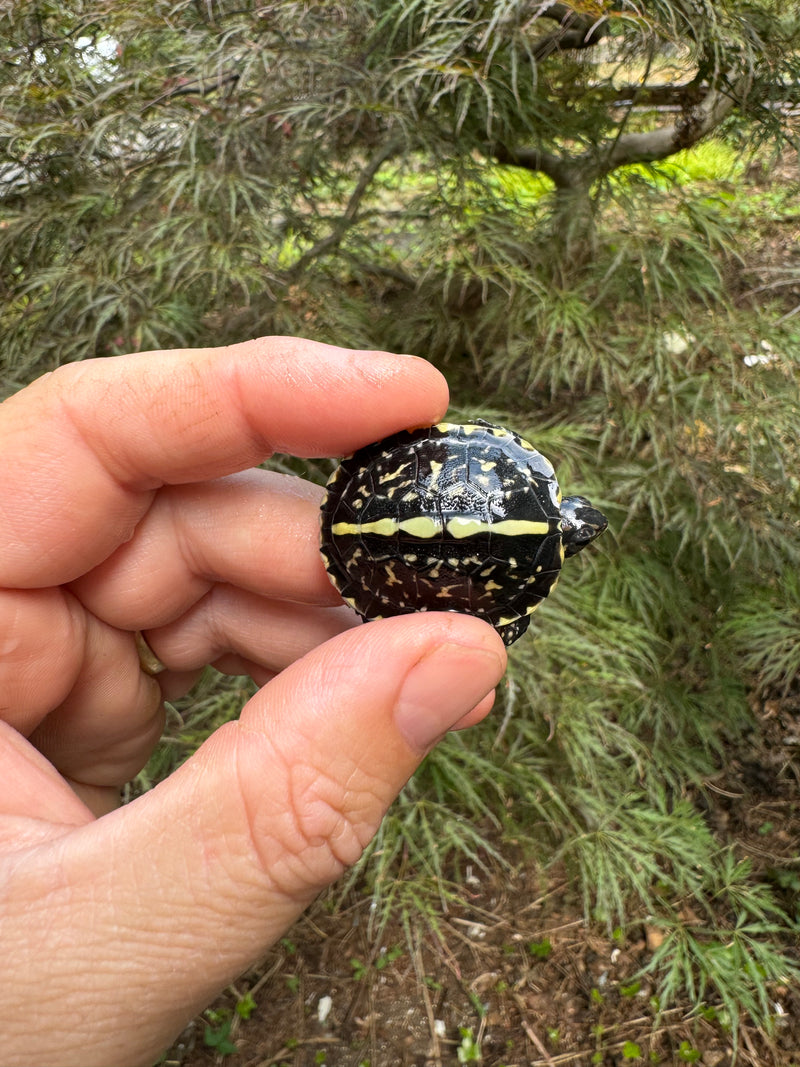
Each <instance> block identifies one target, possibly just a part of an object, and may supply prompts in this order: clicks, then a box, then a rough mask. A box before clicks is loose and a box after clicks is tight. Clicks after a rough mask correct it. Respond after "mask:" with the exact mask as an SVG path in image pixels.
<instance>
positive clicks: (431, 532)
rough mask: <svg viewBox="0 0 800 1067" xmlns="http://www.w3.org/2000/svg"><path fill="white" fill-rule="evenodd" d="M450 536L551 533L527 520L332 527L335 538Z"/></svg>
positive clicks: (425, 520)
mask: <svg viewBox="0 0 800 1067" xmlns="http://www.w3.org/2000/svg"><path fill="white" fill-rule="evenodd" d="M445 530H446V531H447V533H448V534H450V536H451V537H455V538H456V539H457V540H461V539H462V538H465V537H476V536H478V535H479V534H484V533H491V534H499V535H500V536H501V537H525V536H527V537H534V536H539V537H541V536H543V535H545V534H548V533H550V531H551V526H550V523H548V522H533V521H531V520H527V519H500V520H499V521H498V522H481V521H479V520H478V519H466V518H454V519H450V520H449V521H448V522H447V523H446V524H445V526H444V527H442V524H441V523H440V522H436V520H435V519H431V518H429V517H428V516H427V515H417V516H414V517H412V518H410V519H400V520H398V519H375V520H374V521H373V522H360V523H358V522H335V523H334V524H333V526H331V533H332V534H334V536H347V535H348V534H350V535H351V536H353V537H358V536H359V535H360V534H377V535H378V536H379V537H392V536H393V535H394V534H397V533H408V534H411V536H412V537H421V538H431V537H437V536H439V535H440V534H442V533H443V532H444V531H445Z"/></svg>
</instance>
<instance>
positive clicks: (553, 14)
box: [531, 3, 608, 62]
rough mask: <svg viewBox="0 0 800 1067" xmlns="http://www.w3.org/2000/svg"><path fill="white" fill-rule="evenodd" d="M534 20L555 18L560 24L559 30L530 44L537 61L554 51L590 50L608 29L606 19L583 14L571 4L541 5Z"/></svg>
mask: <svg viewBox="0 0 800 1067" xmlns="http://www.w3.org/2000/svg"><path fill="white" fill-rule="evenodd" d="M535 17H536V19H537V20H538V19H540V18H546V19H555V20H556V21H557V22H558V23H559V27H558V29H557V30H553V31H552V33H547V34H544V35H543V36H542V37H540V38H539V39H538V40H536V41H534V42H533V44H532V45H531V55H532V56H533V57H534V59H536V60H537V61H538V62H541V60H543V59H547V57H548V56H551V55H553V53H554V52H565V51H569V50H573V49H581V48H591V47H593V46H594V45H596V44H597V43H598V42H599V41H600V39H601V38H602V37H604V36H605V34H606V30H607V27H608V20H607V19H605V18H599V19H598V18H592V17H591V16H589V15H585V14H581V12H579V11H575V10H573V8H571V7H570V6H569V5H568V4H558V3H543V4H540V5H539V10H538V11H537V12H536V16H535Z"/></svg>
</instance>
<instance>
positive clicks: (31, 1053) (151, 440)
mask: <svg viewBox="0 0 800 1067" xmlns="http://www.w3.org/2000/svg"><path fill="white" fill-rule="evenodd" d="M446 406H447V388H446V384H445V382H444V380H443V379H442V377H441V376H440V375H439V374H438V372H437V371H436V370H435V369H434V368H432V367H431V366H430V365H429V364H428V363H426V362H425V361H423V360H419V359H416V358H414V357H411V356H393V355H389V354H387V353H382V352H358V351H350V350H345V349H338V348H333V347H330V346H326V345H321V344H317V343H313V342H310V341H304V340H301V339H297V338H264V339H259V340H255V341H250V342H246V343H244V344H241V345H234V346H231V347H228V348H223V349H205V350H184V351H170V352H154V353H141V354H138V355H135V356H123V357H117V358H114V359H108V360H100V361H86V362H85V363H81V364H74V365H69V366H65V367H62V368H60V369H59V370H57V371H55V372H54V373H52V374H50V375H47V376H45V377H44V378H42V379H40V380H39V381H37V382H35V383H34V384H33V385H31V386H29V387H28V388H27V389H24V390H22V391H21V392H20V393H18V394H17V395H16V396H14V397H12V398H11V399H9V400H7V401H5V402H4V403H3V404H2V405H0V447H2V455H3V463H2V465H0V887H1V889H0V934H1V935H2V941H3V952H2V954H0V1012H2V1016H3V1018H4V1020H5V1023H4V1038H3V1063H4V1064H9V1065H12V1064H32V1063H47V1064H54V1065H55V1064H64V1065H68V1064H82V1065H84V1067H89V1065H91V1064H107V1063H115V1064H120V1065H126V1064H148V1063H151V1062H152V1061H153V1060H154V1059H155V1058H157V1056H158V1055H159V1053H160V1051H161V1050H162V1049H163V1048H164V1047H165V1046H167V1045H168V1044H169V1042H170V1041H171V1040H172V1039H173V1037H174V1036H175V1034H176V1033H178V1032H179V1031H180V1029H181V1028H182V1027H183V1026H184V1025H185V1024H186V1022H187V1021H188V1020H189V1019H190V1018H191V1016H192V1015H193V1014H195V1013H196V1012H197V1011H199V1010H201V1009H202V1008H203V1007H204V1006H205V1005H206V1004H207V1003H208V1002H209V1000H210V999H212V998H213V997H214V996H215V994H216V993H217V992H218V991H219V990H220V989H221V988H223V987H224V986H225V985H226V984H228V983H229V982H230V981H232V980H233V979H234V978H235V977H236V976H237V975H238V974H239V973H241V972H242V971H243V970H245V969H246V968H247V967H248V966H249V965H251V964H252V963H253V962H254V961H255V960H257V959H258V958H260V957H262V956H263V955H264V953H265V952H266V950H267V949H268V948H269V946H270V944H271V943H272V942H274V941H275V940H276V939H277V938H279V937H280V936H281V935H282V934H283V933H284V932H285V931H286V929H287V928H288V927H289V926H290V924H291V923H292V922H293V921H294V920H295V919H296V918H297V916H298V915H299V914H300V913H301V911H302V910H303V908H305V907H306V906H307V905H308V904H309V903H310V902H311V901H312V900H313V899H314V897H315V896H316V895H317V894H318V893H319V892H320V891H321V890H322V889H323V888H324V887H325V886H326V885H327V884H329V883H330V882H331V881H332V880H334V879H336V878H337V877H338V876H339V875H340V874H341V872H342V871H343V870H344V869H345V868H346V867H347V866H348V865H349V864H352V863H353V862H354V861H355V860H356V859H357V858H358V857H359V855H360V854H361V852H362V850H363V849H364V847H365V845H366V844H367V843H368V841H369V840H370V839H371V837H372V836H373V835H374V833H375V831H376V829H377V827H378V824H379V822H380V819H381V818H382V816H383V814H384V813H385V811H386V809H387V807H388V806H389V804H390V803H391V802H392V800H393V799H394V797H395V796H396V795H397V793H398V792H399V790H400V789H401V788H402V786H403V784H404V783H405V781H406V780H407V779H408V777H409V776H410V775H411V774H412V773H413V771H414V770H415V768H416V767H417V765H418V764H419V762H420V761H421V760H422V759H423V758H424V755H425V754H426V752H428V751H429V750H430V748H431V747H432V746H433V745H435V744H436V742H437V741H438V740H439V739H440V738H441V737H442V736H443V735H444V734H445V733H446V732H447V731H448V730H449V729H453V728H462V727H466V726H469V725H472V724H473V723H475V722H478V721H479V720H480V719H481V718H482V717H483V716H484V715H486V714H487V712H488V711H489V709H490V707H491V704H492V699H493V690H494V686H495V685H496V684H497V682H498V681H499V679H500V678H501V676H502V673H503V670H504V668H505V650H504V648H503V644H502V641H501V640H500V638H499V637H498V636H497V634H496V633H495V632H494V630H492V629H491V628H490V627H489V626H487V625H486V624H485V623H483V622H481V621H480V620H478V619H475V618H471V617H466V616H459V615H455V614H440V613H429V614H425V615H416V616H403V617H401V618H396V619H387V620H382V621H380V622H375V623H370V624H367V625H364V626H362V625H356V624H355V620H354V616H353V614H352V613H351V612H350V611H349V609H347V608H345V607H344V605H342V603H341V601H340V600H339V598H338V595H337V594H336V592H335V591H334V589H333V587H332V586H331V584H330V582H329V580H328V578H327V575H326V573H325V570H324V567H323V564H322V560H321V557H320V555H319V547H318V536H319V535H318V530H319V516H318V510H319V500H320V496H321V492H320V490H319V489H318V488H317V487H315V486H312V485H309V484H306V483H304V482H302V481H301V480H299V479H295V478H288V477H286V476H283V475H278V474H274V473H268V472H264V471H261V470H256V469H253V468H254V467H255V465H257V464H258V463H260V462H261V461H262V460H264V459H265V458H266V457H267V456H268V455H269V454H270V453H271V452H274V451H280V452H287V453H291V454H294V455H297V456H333V455H342V454H346V453H348V452H351V451H353V450H354V449H356V448H357V447H359V446H361V445H363V444H366V443H368V442H370V441H373V440H377V439H379V438H381V437H385V436H386V435H388V434H390V433H393V432H395V431H396V430H399V429H401V428H404V427H408V426H417V425H423V424H426V423H432V422H436V421H437V420H438V419H440V418H441V417H442V415H443V414H444V411H445V408H446ZM137 630H141V631H143V632H144V634H145V637H146V640H147V642H148V644H149V645H150V647H151V648H152V649H153V651H154V652H155V654H156V655H157V656H158V657H159V658H160V659H161V661H162V662H163V663H164V664H166V666H167V670H165V671H164V672H163V673H161V674H158V675H157V676H156V677H151V676H150V675H148V674H146V673H144V672H143V671H142V670H141V667H140V662H139V658H138V654H137V650H136V645H135V639H134V634H135V631H137ZM207 663H213V664H214V665H215V666H217V667H218V668H219V669H221V670H223V671H230V672H232V673H237V674H238V673H249V674H250V675H252V677H253V678H255V680H256V681H257V682H258V683H259V684H260V685H261V686H262V688H261V689H260V690H259V692H258V693H257V695H256V696H255V697H254V698H253V699H252V700H251V701H250V702H249V704H248V705H247V706H246V707H245V708H244V710H243V712H242V714H241V717H240V719H239V720H237V721H236V722H231V723H228V724H226V725H225V726H224V727H222V728H221V729H220V730H218V731H217V732H216V733H215V734H214V735H213V736H212V737H211V738H210V739H209V740H208V741H207V742H206V743H205V744H204V745H203V746H202V747H201V748H200V749H199V750H198V752H197V753H196V754H195V756H194V757H192V759H190V760H189V761H188V762H187V763H186V764H184V766H182V767H181V768H180V769H179V770H178V771H177V772H176V773H175V774H173V775H172V776H171V777H170V778H169V779H167V780H166V781H165V782H163V783H161V784H160V785H159V786H158V787H157V788H156V789H154V790H153V791H152V792H151V793H148V794H147V795H145V796H143V797H140V798H139V799H137V800H136V801H134V802H133V803H132V804H130V805H127V806H126V807H124V808H118V807H117V798H118V796H119V789H120V787H121V785H122V784H123V783H124V782H126V781H127V780H128V779H130V778H131V777H132V776H133V775H135V774H136V773H137V772H138V770H139V769H140V768H141V767H142V766H143V765H144V763H145V762H146V760H147V758H148V756H149V754H150V752H151V751H152V749H153V747H154V745H155V744H156V743H157V741H158V738H159V736H160V734H161V730H162V726H163V710H162V702H163V700H164V698H165V697H168V698H174V697H176V696H178V695H181V694H183V693H185V692H187V691H188V689H189V688H190V687H191V685H192V684H193V682H194V680H195V679H196V677H197V675H198V672H199V671H200V670H201V669H202V667H203V666H204V665H205V664H207ZM123 993H124V995H123ZM43 999H44V1000H45V1001H46V1002H47V1004H48V1013H47V1026H46V1028H36V1027H34V1026H32V1025H31V1016H30V1010H29V1006H30V1004H32V1003H41V1002H42V1000H43ZM131 1005H136V1010H135V1011H133V1012H132V1011H131Z"/></svg>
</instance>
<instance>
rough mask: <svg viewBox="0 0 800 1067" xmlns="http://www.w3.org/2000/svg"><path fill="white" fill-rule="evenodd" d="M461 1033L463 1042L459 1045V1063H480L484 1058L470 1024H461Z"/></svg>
mask: <svg viewBox="0 0 800 1067" xmlns="http://www.w3.org/2000/svg"><path fill="white" fill-rule="evenodd" d="M458 1032H459V1034H460V1035H461V1044H460V1045H459V1046H458V1051H457V1055H458V1062H459V1063H480V1062H481V1060H482V1058H483V1057H482V1056H481V1050H480V1047H479V1046H478V1045H477V1044H476V1043H475V1037H474V1035H473V1033H472V1030H471V1028H470V1027H468V1026H461V1027H459V1030H458Z"/></svg>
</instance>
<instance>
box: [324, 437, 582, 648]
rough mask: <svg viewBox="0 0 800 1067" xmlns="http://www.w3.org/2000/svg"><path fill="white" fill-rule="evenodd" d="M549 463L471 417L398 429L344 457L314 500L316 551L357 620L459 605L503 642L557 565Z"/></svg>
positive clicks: (559, 555) (560, 556)
mask: <svg viewBox="0 0 800 1067" xmlns="http://www.w3.org/2000/svg"><path fill="white" fill-rule="evenodd" d="M560 502H561V494H560V492H559V488H558V482H557V481H556V476H555V472H554V470H553V467H552V465H551V464H550V462H549V461H548V460H547V459H545V457H544V456H543V455H541V453H539V452H537V451H536V449H535V448H533V447H532V445H530V444H528V443H527V442H526V441H524V440H523V439H522V438H521V437H520V436H519V435H518V434H516V433H513V432H512V431H510V430H506V429H503V427H501V426H494V425H492V424H490V423H485V422H482V421H478V422H474V423H467V424H464V425H457V424H453V423H439V424H438V425H436V426H429V427H424V428H422V429H417V430H410V431H402V432H401V433H397V434H394V435H392V436H391V437H387V438H385V439H384V440H382V441H378V442H377V443H375V444H372V445H368V446H367V447H365V448H362V449H359V451H358V452H356V453H355V454H354V455H352V456H350V457H348V458H347V459H345V460H343V462H342V463H341V464H340V466H339V467H338V468H337V469H336V471H335V472H334V473H333V475H332V476H331V479H330V481H329V482H328V487H327V493H326V496H325V499H324V501H323V503H322V555H323V558H324V561H325V566H326V568H327V571H328V574H329V575H330V577H331V579H332V581H333V583H334V585H335V586H336V588H337V589H338V590H339V592H340V593H341V595H342V597H343V598H344V600H345V601H346V602H347V603H348V604H350V605H351V606H352V607H353V608H355V610H356V611H357V612H358V613H359V615H361V616H362V618H364V619H379V618H383V617H384V616H389V615H404V614H408V613H410V612H414V611H459V612H465V613H467V614H471V615H477V616H479V617H480V618H483V619H486V620H487V621H488V622H490V623H491V624H492V625H493V626H494V627H495V628H496V629H497V631H498V632H499V633H500V635H501V636H502V637H503V640H504V641H505V642H506V644H511V643H512V641H515V640H516V639H517V638H518V637H519V636H521V634H523V633H524V632H525V630H526V629H527V627H528V623H529V621H530V615H531V613H532V612H533V611H535V610H536V608H537V607H538V606H539V604H540V603H541V602H542V600H544V598H545V597H546V596H547V594H548V593H549V592H550V590H551V589H552V588H553V586H554V585H555V583H556V581H557V579H558V575H559V571H560V570H561V565H562V563H563V561H564V547H563V543H562V535H561V514H560V511H559V506H560Z"/></svg>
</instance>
